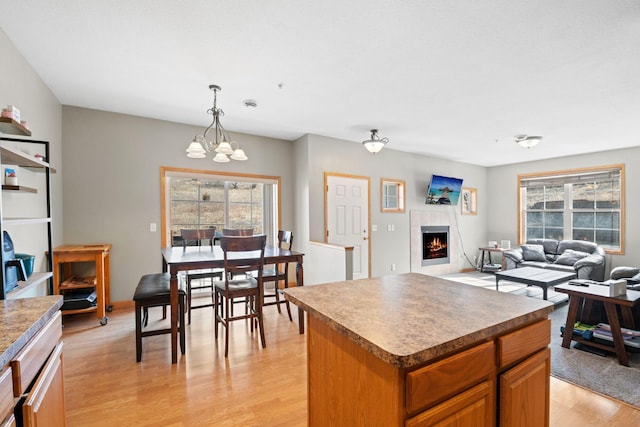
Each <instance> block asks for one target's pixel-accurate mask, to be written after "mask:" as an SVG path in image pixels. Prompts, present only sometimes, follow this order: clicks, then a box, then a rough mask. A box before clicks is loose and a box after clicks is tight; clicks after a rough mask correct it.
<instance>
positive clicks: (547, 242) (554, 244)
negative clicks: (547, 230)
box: [525, 239, 562, 255]
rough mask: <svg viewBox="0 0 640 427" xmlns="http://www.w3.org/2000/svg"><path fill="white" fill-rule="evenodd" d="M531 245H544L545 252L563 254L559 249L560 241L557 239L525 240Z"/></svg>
mask: <svg viewBox="0 0 640 427" xmlns="http://www.w3.org/2000/svg"><path fill="white" fill-rule="evenodd" d="M525 243H526V244H530V245H542V247H543V250H544V253H545V254H552V255H557V254H561V253H562V252H561V251H558V244H559V243H560V242H559V241H558V240H555V239H529V240H527V241H526V242H525Z"/></svg>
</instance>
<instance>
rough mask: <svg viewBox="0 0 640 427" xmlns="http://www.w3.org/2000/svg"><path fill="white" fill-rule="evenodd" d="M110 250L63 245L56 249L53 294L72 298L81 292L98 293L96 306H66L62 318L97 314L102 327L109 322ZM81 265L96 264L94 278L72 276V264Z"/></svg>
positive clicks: (99, 246)
mask: <svg viewBox="0 0 640 427" xmlns="http://www.w3.org/2000/svg"><path fill="white" fill-rule="evenodd" d="M110 250H111V245H110V244H108V243H100V244H93V245H63V246H57V247H56V248H54V249H53V285H54V293H56V294H62V295H67V296H68V295H70V294H71V293H73V292H77V291H78V290H87V289H88V290H92V289H93V290H95V293H96V303H95V305H93V306H91V307H82V308H72V309H69V308H67V307H65V306H63V310H62V313H63V314H74V313H86V312H96V314H97V316H98V319H99V320H100V324H101V325H106V324H107V321H108V320H109V318H108V317H107V316H106V312H107V311H111V306H110V305H109V294H110V280H111V271H110V259H109V257H110V255H109V253H110ZM80 262H90V263H94V266H95V276H90V277H87V276H76V275H74V274H73V272H72V264H73V263H80Z"/></svg>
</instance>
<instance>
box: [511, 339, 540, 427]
mask: <svg viewBox="0 0 640 427" xmlns="http://www.w3.org/2000/svg"><path fill="white" fill-rule="evenodd" d="M550 374H551V352H550V350H549V348H546V349H544V350H542V351H540V352H538V353H536V354H535V355H533V356H531V357H530V358H528V359H526V360H525V361H523V362H522V363H519V364H517V365H516V366H514V367H513V368H511V369H509V370H508V371H506V372H505V373H504V374H502V375H501V376H500V402H499V407H500V426H508V427H514V426H527V427H534V426H535V427H537V426H541V427H547V426H548V425H549V384H550V380H549V375H550Z"/></svg>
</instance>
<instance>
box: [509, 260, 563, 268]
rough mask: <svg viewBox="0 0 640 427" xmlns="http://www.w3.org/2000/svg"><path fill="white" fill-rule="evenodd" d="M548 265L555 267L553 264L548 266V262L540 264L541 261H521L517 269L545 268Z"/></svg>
mask: <svg viewBox="0 0 640 427" xmlns="http://www.w3.org/2000/svg"><path fill="white" fill-rule="evenodd" d="M550 265H555V264H549V263H548V262H542V261H522V262H521V263H520V264H518V267H537V268H547V267H548V266H550Z"/></svg>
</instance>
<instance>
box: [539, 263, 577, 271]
mask: <svg viewBox="0 0 640 427" xmlns="http://www.w3.org/2000/svg"><path fill="white" fill-rule="evenodd" d="M544 268H545V269H547V270H553V271H564V272H566V273H575V272H576V269H575V268H573V266H572V265H562V264H547V265H546V266H545V267H544Z"/></svg>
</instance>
